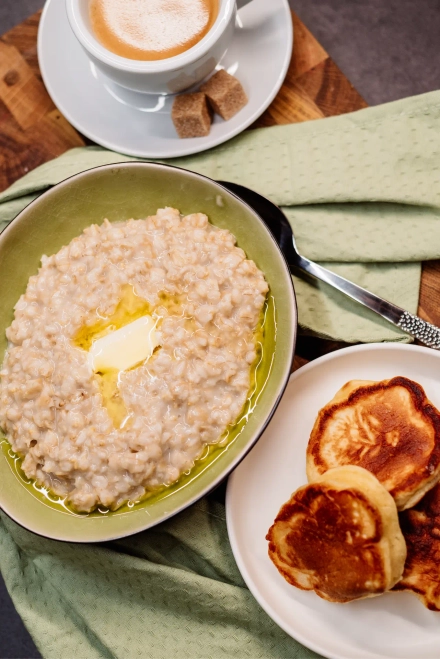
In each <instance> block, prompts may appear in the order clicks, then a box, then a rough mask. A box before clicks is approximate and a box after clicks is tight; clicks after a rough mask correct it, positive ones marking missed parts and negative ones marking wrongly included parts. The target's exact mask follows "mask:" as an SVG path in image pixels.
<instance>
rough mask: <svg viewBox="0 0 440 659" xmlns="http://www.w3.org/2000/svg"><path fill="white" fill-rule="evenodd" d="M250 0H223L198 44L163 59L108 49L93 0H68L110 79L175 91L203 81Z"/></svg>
mask: <svg viewBox="0 0 440 659" xmlns="http://www.w3.org/2000/svg"><path fill="white" fill-rule="evenodd" d="M248 2H250V0H219V12H218V16H217V19H216V21H215V23H214V25H213V26H212V27H211V29H210V30H209V32H208V33H207V34H206V35H205V36H204V37H203V39H201V40H200V41H199V42H198V43H197V44H195V46H192V48H189V49H188V50H186V51H185V52H183V53H180V54H179V55H175V56H174V57H169V58H167V59H162V60H154V61H148V62H146V61H140V60H132V59H128V58H126V57H121V56H120V55H116V54H115V53H112V52H111V51H110V50H107V48H105V47H104V46H103V45H102V44H101V43H100V42H99V41H98V39H97V38H96V37H95V34H94V32H93V29H92V25H91V21H90V16H89V0H66V7H67V15H68V17H69V22H70V25H71V28H72V30H73V32H74V34H75V36H76V38H77V39H78V41H79V42H80V44H81V46H82V47H83V49H84V50H85V51H86V53H87V55H88V57H89V58H90V60H91V61H92V62H93V63H94V64H95V66H96V67H97V68H98V69H99V70H100V71H101V72H102V73H103V74H104V75H105V76H107V77H108V78H110V80H112V81H113V82H114V83H116V84H117V85H120V86H121V87H124V88H126V89H129V90H131V91H136V92H142V93H145V94H175V93H177V92H181V91H184V90H185V89H188V88H189V87H191V86H192V85H195V84H196V83H198V82H200V81H201V80H203V78H205V77H206V76H207V75H208V74H209V73H211V71H213V70H214V69H215V67H216V66H217V64H218V63H219V61H220V60H221V59H222V57H223V55H224V54H225V53H226V50H227V49H228V46H229V44H230V42H231V40H232V37H233V34H234V28H235V14H236V10H237V8H240V7H242V6H243V5H245V4H247V3H248Z"/></svg>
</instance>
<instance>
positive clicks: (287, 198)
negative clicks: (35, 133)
mask: <svg viewBox="0 0 440 659" xmlns="http://www.w3.org/2000/svg"><path fill="white" fill-rule="evenodd" d="M439 135H440V93H439V92H433V93H430V94H425V95H423V96H419V97H415V98H410V99H406V100H403V101H398V102H395V103H390V104H387V105H383V106H381V107H376V108H369V109H366V110H361V111H359V112H356V113H353V114H349V115H344V116H341V117H336V118H330V119H323V120H319V121H313V122H308V123H304V124H296V125H290V126H281V127H274V128H267V129H261V130H255V131H249V132H246V133H243V134H242V135H240V136H239V137H237V138H235V139H234V140H232V141H231V142H229V143H227V144H225V145H224V146H222V147H220V148H216V149H213V150H212V151H208V152H205V153H202V154H199V155H197V156H191V157H186V158H179V159H175V160H173V161H172V162H173V164H176V165H179V166H183V167H187V168H189V169H193V170H194V171H198V172H202V173H204V174H207V175H208V176H211V177H213V178H216V179H223V180H230V181H235V182H238V183H242V184H244V185H248V186H249V187H253V188H255V189H256V190H258V191H259V192H261V193H262V194H264V195H266V196H268V197H269V198H271V199H272V200H273V201H275V202H276V203H278V204H280V205H282V206H283V207H284V210H285V211H286V213H287V215H288V218H289V220H290V222H291V223H292V227H293V229H294V232H295V235H296V237H297V241H298V244H299V248H300V250H301V251H302V252H303V253H304V254H305V255H307V256H309V257H311V258H313V259H316V260H318V261H321V262H324V263H326V262H327V263H328V264H329V265H330V267H331V268H332V269H333V270H335V271H337V272H338V273H340V274H342V275H344V276H346V277H347V278H349V279H352V280H353V281H356V282H358V283H360V284H361V285H363V286H365V287H366V288H368V289H370V290H372V291H373V292H375V293H377V294H379V295H381V296H383V297H385V298H388V299H389V300H391V301H393V302H395V303H397V304H399V305H401V306H402V307H404V308H406V309H408V310H409V311H411V312H415V311H416V308H417V300H418V291H419V283H420V271H421V266H420V262H421V261H422V260H425V259H433V258H439V256H440V185H439V166H440V153H439V151H440V139H439ZM122 160H129V158H127V157H124V156H121V155H119V154H115V153H112V152H109V151H105V150H103V149H100V148H97V147H92V148H83V149H73V150H72V151H70V152H68V153H66V154H65V155H63V156H61V157H60V158H58V159H56V160H53V161H52V162H50V163H47V164H45V165H43V166H41V167H39V168H38V169H36V170H35V171H33V172H31V173H30V174H28V175H27V176H25V177H23V178H22V179H21V180H20V181H18V182H16V183H15V184H14V185H12V186H11V187H10V188H9V189H8V190H7V191H6V192H4V193H3V194H2V195H0V228H1V227H4V226H5V225H6V224H7V223H8V222H9V221H10V220H11V219H12V218H13V217H14V216H15V215H16V214H17V213H18V212H19V211H20V210H21V209H22V208H23V207H24V206H25V205H26V204H27V203H29V201H31V200H32V199H34V198H35V197H36V196H37V195H38V194H39V193H41V192H42V191H43V190H45V189H47V188H49V187H50V186H51V185H54V184H55V183H57V182H58V181H60V180H62V179H64V178H66V177H68V176H71V175H72V174H74V173H76V172H78V171H81V170H84V169H87V168H89V167H94V166H96V165H100V164H104V163H111V162H118V161H122ZM3 276H4V277H6V278H7V273H4V275H3ZM295 284H296V291H297V295H298V305H299V318H300V323H301V326H302V327H303V329H304V330H305V331H309V332H315V333H318V334H320V335H324V336H330V337H333V338H335V339H342V340H345V341H349V342H350V341H351V342H355V341H406V340H408V339H407V337H405V336H403V335H402V333H400V332H399V331H398V330H396V329H394V328H393V327H392V326H390V325H388V324H387V323H385V321H382V320H381V319H379V318H377V317H376V316H375V315H374V314H370V313H368V312H367V311H364V310H362V308H361V307H359V306H357V305H355V304H354V303H352V302H350V301H349V300H348V299H345V298H344V297H342V296H340V295H339V294H337V293H334V292H332V291H331V290H330V289H328V288H327V287H325V285H322V286H321V285H316V286H315V285H311V284H309V283H305V282H304V281H303V280H300V279H297V278H295ZM281 503H282V502H281V501H280V504H281ZM224 517H225V514H224V506H222V505H221V504H220V503H218V502H215V501H213V500H212V497H211V498H207V499H204V500H203V501H201V502H199V503H198V504H196V505H194V506H193V507H192V508H190V509H188V510H186V511H184V512H183V513H181V514H179V515H178V516H176V517H174V518H173V519H171V520H169V521H167V522H165V523H163V524H161V525H160V526H158V527H156V528H154V529H152V530H150V531H146V532H144V533H140V534H138V535H136V536H134V537H132V538H128V539H126V540H121V541H118V542H111V543H108V544H106V545H100V546H93V545H88V546H84V545H81V546H75V545H72V544H67V543H57V542H54V541H50V540H46V539H44V538H38V537H36V536H34V535H32V534H31V533H29V532H27V531H25V530H23V529H21V528H20V527H19V526H17V525H16V524H15V523H14V522H12V521H11V520H9V519H8V518H7V517H6V516H5V515H4V514H1V521H0V568H1V570H2V573H3V576H4V579H5V582H6V585H7V587H8V590H9V592H10V594H11V596H12V598H13V601H14V603H15V606H16V607H17V610H18V612H19V613H20V615H21V616H22V618H23V620H24V622H25V624H26V626H27V627H28V629H29V631H30V632H31V634H32V636H33V638H34V640H35V642H36V644H37V646H38V648H39V649H40V651H41V653H42V654H43V655H44V657H45V658H46V659H59V658H60V657H61V658H62V659H70V658H73V657H78V659H95V658H96V659H98V658H101V657H105V658H107V657H109V658H117V659H135V658H137V657H139V658H140V657H142V658H144V657H145V658H147V659H169V658H170V657H174V656H176V657H177V656H178V657H179V658H181V659H186V658H188V659H209V658H212V659H229V658H230V657H239V658H246V657H249V658H251V659H257V658H261V659H278V658H283V657H286V658H287V657H288V658H289V659H292V658H298V659H307V658H309V657H314V656H317V655H315V654H314V653H312V652H310V651H309V650H306V649H305V648H303V647H302V646H301V645H300V644H299V643H297V642H296V641H294V640H293V639H291V638H290V637H288V636H287V635H286V634H285V633H284V632H283V631H281V629H279V628H278V627H277V626H276V625H275V624H274V623H272V621H271V620H270V619H269V618H268V616H266V614H265V613H264V612H263V611H262V610H261V609H260V607H259V606H258V604H257V603H256V601H255V600H254V599H253V597H252V595H251V594H250V592H249V591H248V590H247V588H246V587H245V584H244V583H243V580H242V578H241V577H240V574H239V573H238V570H237V567H236V565H235V562H234V559H233V556H232V553H231V549H230V546H229V543H228V540H227V531H226V525H225V519H224ZM249 542H250V543H251V542H252V538H250V539H249Z"/></svg>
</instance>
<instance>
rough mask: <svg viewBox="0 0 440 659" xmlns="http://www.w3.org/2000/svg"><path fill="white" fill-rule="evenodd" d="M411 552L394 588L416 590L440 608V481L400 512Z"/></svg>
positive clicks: (431, 605) (430, 605)
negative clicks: (413, 503)
mask: <svg viewBox="0 0 440 659" xmlns="http://www.w3.org/2000/svg"><path fill="white" fill-rule="evenodd" d="M400 526H401V529H402V533H403V536H404V538H405V540H406V545H407V549H408V555H407V559H406V563H405V570H404V573H403V578H402V581H399V583H398V584H397V585H396V586H395V590H410V591H412V592H414V593H415V594H416V595H417V596H418V597H419V598H420V599H421V600H422V602H423V604H424V605H425V606H426V607H428V609H431V610H432V611H440V484H439V485H436V486H435V487H434V488H433V489H432V490H430V491H429V492H428V494H426V495H425V496H424V497H423V499H422V500H421V501H420V503H418V504H417V506H416V507H415V508H412V509H411V510H406V511H405V512H403V513H401V515H400Z"/></svg>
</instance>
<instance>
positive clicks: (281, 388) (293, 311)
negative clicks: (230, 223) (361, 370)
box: [0, 160, 298, 544]
mask: <svg viewBox="0 0 440 659" xmlns="http://www.w3.org/2000/svg"><path fill="white" fill-rule="evenodd" d="M138 167H141V168H143V167H146V168H147V169H150V168H152V169H164V170H169V169H172V170H177V171H179V172H183V174H184V175H189V176H190V177H192V178H196V179H203V180H205V181H207V182H208V183H209V184H213V185H214V186H215V187H217V188H219V189H220V190H221V191H222V193H224V194H225V195H227V196H230V197H232V198H234V199H235V200H237V201H238V202H239V204H240V205H242V206H244V207H245V208H246V209H247V211H248V212H249V213H250V214H251V215H253V216H254V217H255V218H256V219H257V221H258V222H260V224H261V225H262V227H263V229H264V230H265V231H266V233H267V235H268V238H269V240H271V241H272V243H273V244H274V246H275V248H276V250H275V251H276V252H278V256H279V258H280V259H281V263H282V264H283V266H284V270H285V273H286V275H287V281H290V285H289V286H288V293H289V298H290V302H291V305H290V316H291V330H292V339H293V340H292V342H291V345H290V350H289V357H288V359H287V360H286V367H285V369H284V374H283V377H282V378H281V379H280V382H279V383H278V384H277V386H276V392H277V393H276V398H275V400H274V402H273V404H272V407H271V409H270V412H269V413H268V414H267V416H266V417H265V419H264V421H263V422H262V423H261V425H260V427H259V428H258V430H256V431H255V432H254V435H253V436H252V437H251V438H250V440H249V441H248V442H247V444H246V445H245V446H244V447H243V449H242V450H241V451H240V452H239V454H238V455H237V456H236V457H235V458H234V459H233V460H232V461H231V463H230V464H228V465H227V466H226V467H225V468H224V469H223V470H222V471H221V472H220V474H219V475H218V476H217V477H216V478H215V479H214V480H213V481H212V482H211V483H209V485H207V486H205V487H204V488H202V489H201V490H200V491H199V492H197V493H196V494H194V495H193V496H192V497H190V498H189V499H188V500H187V501H184V502H183V503H181V504H179V505H178V506H177V507H176V508H174V509H173V510H172V511H170V512H168V513H166V514H164V515H163V516H162V517H161V518H160V519H157V520H152V521H150V522H147V523H146V524H144V525H143V526H142V528H136V529H134V530H133V531H130V532H128V533H127V532H122V533H116V534H112V533H110V534H109V535H108V537H105V538H99V539H94V538H92V539H91V538H89V537H88V538H87V539H82V538H81V539H78V538H76V537H75V538H74V537H66V534H63V535H64V537H57V535H56V534H50V535H46V534H45V533H43V532H41V531H39V530H35V529H34V528H30V527H29V526H27V525H26V524H24V523H23V522H21V521H20V519H17V518H16V517H15V515H14V513H12V512H11V511H9V510H8V506H6V507H5V506H4V504H3V503H2V502H1V501H0V511H2V512H3V513H4V514H6V515H7V516H8V517H9V518H10V519H11V520H13V521H14V522H15V523H16V524H18V525H19V526H21V527H22V528H24V529H26V530H27V531H29V532H31V533H34V534H35V535H37V536H40V537H42V538H46V539H51V540H56V541H58V542H73V543H76V544H89V543H90V542H93V543H95V542H96V543H99V542H110V541H112V540H118V539H120V538H125V537H129V536H131V535H135V534H136V533H141V532H143V531H146V530H147V529H150V528H153V527H154V526H157V525H158V524H161V523H162V522H165V521H166V520H168V519H170V518H171V517H174V515H177V514H178V513H180V512H182V511H183V510H185V509H186V508H188V507H189V506H192V505H193V504H195V503H196V502H197V501H199V500H200V499H202V498H203V497H205V496H206V495H208V494H209V493H210V492H212V490H214V489H215V488H216V487H218V486H219V485H220V484H221V483H222V482H223V481H224V480H226V478H227V477H228V476H229V475H230V474H231V473H232V472H233V471H234V469H235V468H236V467H237V466H238V465H239V464H240V463H241V462H242V460H244V458H245V457H246V455H247V454H248V453H249V451H250V450H251V449H252V448H253V447H254V446H255V444H256V443H257V442H258V440H259V439H260V437H261V436H262V434H263V433H264V431H265V430H266V428H267V426H268V425H269V423H270V421H271V419H272V417H273V415H274V414H275V412H276V410H277V408H278V405H279V404H280V401H281V399H282V397H283V394H284V392H285V390H286V387H287V385H288V383H289V379H290V377H291V367H292V364H293V358H294V355H295V347H296V340H297V335H298V307H297V301H296V294H295V288H294V284H293V280H292V276H291V273H290V269H289V265H288V263H287V261H286V258H285V256H284V254H283V252H282V250H281V248H280V247H279V245H278V243H277V241H276V239H275V237H274V236H273V234H272V232H271V231H270V229H269V228H268V227H267V225H266V224H265V222H264V220H263V219H262V218H261V216H260V214H259V213H257V211H255V210H254V209H253V208H252V207H251V206H250V205H249V204H248V203H247V202H245V201H244V200H243V199H242V198H241V197H240V196H239V195H236V194H235V193H233V192H231V191H230V190H229V189H228V188H226V187H224V186H223V185H221V184H220V183H219V182H218V181H216V180H214V179H212V178H210V177H209V176H206V175H204V174H199V173H198V172H193V171H191V170H189V169H185V168H184V167H177V166H176V165H169V164H168V163H157V162H151V161H143V160H141V161H128V162H124V161H123V162H115V163H109V164H104V165H98V166H96V167H91V168H88V169H85V170H82V171H81V172H77V173H76V174H72V175H71V176H69V177H67V178H65V179H63V180H62V181H59V182H58V183H56V184H55V185H52V186H51V187H50V188H48V189H46V190H44V191H43V192H42V193H41V194H39V195H38V196H37V197H36V198H35V199H33V200H32V201H30V202H29V203H28V204H26V206H25V207H24V208H23V209H22V210H21V211H20V212H19V213H18V214H17V215H16V216H15V217H14V218H13V219H12V220H11V221H10V222H9V224H8V225H7V226H6V227H5V228H4V229H3V230H2V231H1V232H0V250H1V246H2V242H3V240H4V237H5V235H6V234H7V233H8V232H9V231H10V230H11V227H12V228H14V227H15V226H16V224H17V222H16V221H17V220H18V221H19V220H20V218H21V217H22V216H23V215H24V214H25V213H26V212H27V211H29V209H30V208H31V207H32V206H34V205H38V203H39V202H40V200H41V199H42V198H47V197H48V196H50V195H51V194H52V192H53V190H55V189H57V190H59V189H60V188H63V187H67V186H68V185H69V184H70V183H71V182H72V181H74V180H80V179H81V178H87V176H88V175H90V173H92V172H95V171H96V170H113V169H115V168H117V169H119V168H124V169H129V168H138ZM287 364H288V366H287ZM6 439H7V438H6ZM0 459H2V456H1V455H0ZM54 512H55V513H56V512H58V511H54ZM87 519H88V518H87V517H85V518H84V521H86V520H87Z"/></svg>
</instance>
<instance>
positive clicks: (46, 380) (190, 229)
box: [0, 163, 297, 542]
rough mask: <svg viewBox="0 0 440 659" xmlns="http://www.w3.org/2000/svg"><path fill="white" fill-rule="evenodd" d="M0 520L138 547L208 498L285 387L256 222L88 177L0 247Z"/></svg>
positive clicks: (287, 340) (30, 213)
mask: <svg viewBox="0 0 440 659" xmlns="http://www.w3.org/2000/svg"><path fill="white" fill-rule="evenodd" d="M0 264H1V265H2V266H3V269H4V270H5V269H6V268H7V271H8V273H10V275H9V278H8V287H7V290H4V291H2V300H1V301H2V304H1V309H0V363H1V370H0V427H1V434H0V446H1V449H2V450H1V452H0V482H1V483H2V487H1V488H0V507H1V508H2V509H3V510H4V511H5V512H6V513H7V514H8V515H9V516H10V517H12V518H13V519H14V520H15V521H17V522H18V523H20V524H22V525H23V526H25V527H26V528H28V529H29V530H31V531H33V532H35V533H40V534H42V535H45V536H47V537H51V538H55V539H59V540H68V541H75V542H96V541H104V540H110V539H114V538H117V537H122V536H125V535H129V534H131V533H136V532H138V531H141V530H144V529H146V528H149V527H150V526H153V525H155V524H157V523H159V522H160V521H163V520H165V519H167V518H168V517H170V516H171V515H173V514H175V513H177V512H179V511H180V510H183V509H184V508H185V507H186V506H188V505H190V504H192V503H193V502H195V501H196V500H197V499H198V498H200V497H201V496H203V495H204V494H206V493H207V492H209V491H210V490H211V489H212V488H214V487H215V486H216V485H218V484H219V483H220V482H221V481H222V480H223V479H224V478H225V477H226V476H227V474H228V473H229V472H230V471H231V470H232V469H233V468H234V467H235V466H236V465H237V464H238V463H239V462H240V460H241V459H242V458H243V457H244V455H245V454H246V453H247V452H248V451H249V450H250V448H251V447H252V446H253V444H254V443H255V442H256V441H257V440H258V438H259V436H260V435H261V434H262V432H263V430H264V428H265V427H266V425H267V424H268V422H269V420H270V418H271V417H272V415H273V413H274V411H275V409H276V407H277V405H278V403H279V401H280V398H281V396H282V394H283V392H284V388H285V386H286V384H287V381H288V377H289V373H290V366H291V362H292V359H293V352H294V345H295V338H296V322H297V319H296V304H295V296H294V291H293V286H292V281H291V277H290V274H289V270H288V268H287V266H286V263H285V261H284V259H283V257H282V254H281V252H280V250H279V248H278V246H277V245H276V243H275V241H274V240H273V238H272V236H271V235H270V233H269V232H268V230H267V229H266V227H265V225H264V223H263V222H262V220H261V219H260V218H259V217H258V215H257V214H256V213H255V212H254V211H253V210H252V209H250V208H249V207H248V206H247V205H246V204H244V203H243V202H242V201H241V200H240V199H238V198H237V197H235V196H234V195H233V194H231V193H230V192H229V191H227V190H226V189H224V188H223V187H222V186H220V185H219V184H217V183H215V182H214V181H212V180H211V179H208V178H206V177H203V176H200V175H198V174H195V173H192V172H188V171H185V170H182V169H178V168H175V167H170V166H166V165H159V164H153V163H123V164H117V165H107V166H103V167H98V168H96V169H93V170H88V171H86V172H82V173H80V174H78V175H76V176H74V177H72V178H70V179H67V180H66V181H63V182H62V183H60V184H58V185H57V186H55V187H54V188H52V189H51V190H49V191H48V192H46V193H44V194H43V195H41V196H40V197H39V198H38V199H36V200H35V201H34V202H32V203H31V204H30V205H29V206H28V207H27V208H26V209H24V210H23V211H22V212H21V213H20V214H19V215H18V216H17V218H16V219H15V220H14V221H13V222H12V223H11V224H10V225H9V226H8V227H7V229H6V230H5V231H4V232H3V233H2V234H1V236H0Z"/></svg>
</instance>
